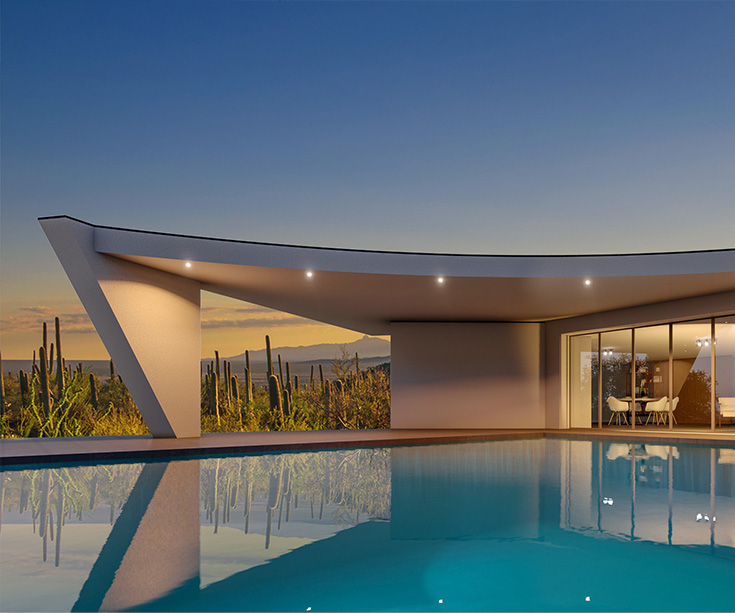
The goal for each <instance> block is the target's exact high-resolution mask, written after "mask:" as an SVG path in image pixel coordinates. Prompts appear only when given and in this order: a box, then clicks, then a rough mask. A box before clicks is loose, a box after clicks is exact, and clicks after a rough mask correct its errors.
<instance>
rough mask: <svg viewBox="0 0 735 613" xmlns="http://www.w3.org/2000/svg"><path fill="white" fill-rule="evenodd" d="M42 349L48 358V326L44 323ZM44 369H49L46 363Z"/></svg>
mask: <svg viewBox="0 0 735 613" xmlns="http://www.w3.org/2000/svg"><path fill="white" fill-rule="evenodd" d="M43 349H44V351H45V352H46V356H47V357H48V325H47V324H46V322H45V321H44V322H43ZM39 359H40V357H39ZM46 368H50V367H49V364H48V362H47V363H46Z"/></svg>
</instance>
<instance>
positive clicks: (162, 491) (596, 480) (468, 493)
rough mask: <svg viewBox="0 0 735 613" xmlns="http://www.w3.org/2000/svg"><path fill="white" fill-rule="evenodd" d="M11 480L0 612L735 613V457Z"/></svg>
mask: <svg viewBox="0 0 735 613" xmlns="http://www.w3.org/2000/svg"><path fill="white" fill-rule="evenodd" d="M0 478H1V479H2V493H1V494H0V498H1V499H2V526H1V529H0V609H1V610H2V611H123V610H132V611H310V612H314V613H318V612H319V611H733V610H735V590H734V589H733V583H734V581H733V580H734V579H735V499H734V498H735V449H724V448H722V449H721V448H706V447H700V446H685V445H677V446H669V445H660V444H656V445H651V444H625V443H619V442H597V441H595V442H592V441H569V440H555V439H538V440H516V441H497V442H487V443H467V444H456V445H436V446H419V447H396V448H382V449H352V450H338V451H323V452H309V453H290V454H276V455H258V456H234V457H226V458H207V459H201V460H176V461H171V462H146V463H144V462H140V463H125V464H106V465H97V466H63V467H61V466H59V467H50V468H33V469H28V470H11V469H6V470H4V471H3V472H2V473H1V474H0Z"/></svg>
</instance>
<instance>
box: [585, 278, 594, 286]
mask: <svg viewBox="0 0 735 613" xmlns="http://www.w3.org/2000/svg"><path fill="white" fill-rule="evenodd" d="M584 284H585V285H592V279H585V280H584Z"/></svg>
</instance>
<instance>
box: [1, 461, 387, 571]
mask: <svg viewBox="0 0 735 613" xmlns="http://www.w3.org/2000/svg"><path fill="white" fill-rule="evenodd" d="M199 465H200V469H199V484H200V485H199V487H200V489H199V491H200V507H201V511H202V512H203V513H202V522H203V524H204V525H206V524H209V526H211V529H212V531H213V532H214V533H218V532H220V531H221V529H222V528H223V527H224V526H228V527H230V528H235V529H237V530H241V531H242V533H243V535H244V534H253V533H255V534H260V535H262V537H263V547H264V548H265V549H267V548H269V547H270V546H271V543H272V539H273V538H274V536H278V534H279V531H281V530H285V529H286V525H287V524H289V522H291V521H308V522H310V523H311V522H312V520H315V511H314V507H315V504H319V505H320V506H321V511H320V512H319V519H320V520H321V521H322V522H324V523H327V524H333V525H337V526H341V527H346V526H352V525H355V524H357V523H359V522H360V521H364V520H367V519H369V518H379V519H387V518H388V517H389V515H390V492H391V490H390V488H391V453H390V450H388V449H354V450H338V451H326V452H305V453H296V454H283V455H266V456H248V457H229V458H214V459H204V460H201V461H200V462H199ZM144 466H145V465H144V464H141V463H135V464H114V465H98V466H76V467H64V468H50V469H30V470H19V471H6V472H4V473H0V501H1V503H0V508H1V509H2V512H3V513H0V530H2V521H3V519H4V518H7V520H8V521H12V522H13V523H22V524H26V526H25V528H24V529H27V531H28V534H29V535H35V537H34V538H37V539H39V540H40V543H39V550H38V556H39V560H42V561H44V562H48V563H50V562H51V558H52V556H51V555H50V554H51V552H53V553H54V555H53V560H54V564H55V565H56V566H59V565H60V564H61V563H62V562H63V554H64V541H63V539H62V535H63V532H64V530H65V527H66V526H68V525H69V524H85V523H88V524H99V523H100V521H101V520H103V521H106V520H107V517H108V515H109V522H110V524H113V523H114V521H115V520H116V517H117V516H118V515H119V514H120V511H121V509H122V508H123V507H124V506H125V504H126V502H127V500H128V498H129V496H130V494H131V492H132V491H133V488H134V487H135V485H136V482H137V481H138V477H139V476H140V475H141V473H142V471H143V468H144ZM299 500H302V501H309V502H310V506H309V507H306V508H304V509H303V510H302V511H301V512H300V514H299V515H298V516H297V515H295V514H294V513H293V512H292V509H295V508H296V507H297V506H298V501H299ZM165 504H166V505H173V506H175V505H177V504H179V503H178V502H177V501H176V500H171V501H166V502H165ZM302 506H303V505H302ZM108 510H109V513H108ZM325 510H326V511H327V513H326V514H325V513H324V511H325ZM310 513H311V516H310V515H309V514H310ZM103 518H104V519H103ZM26 520H27V522H26ZM229 534H232V532H229ZM223 538H227V537H223ZM71 546H72V547H73V545H71ZM70 563H71V564H75V563H76V560H75V559H74V557H73V556H72V559H71V561H70Z"/></svg>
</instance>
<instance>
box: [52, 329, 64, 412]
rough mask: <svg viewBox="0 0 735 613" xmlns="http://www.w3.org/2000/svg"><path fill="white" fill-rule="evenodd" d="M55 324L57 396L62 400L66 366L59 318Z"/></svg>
mask: <svg viewBox="0 0 735 613" xmlns="http://www.w3.org/2000/svg"><path fill="white" fill-rule="evenodd" d="M54 324H55V326H56V359H57V362H56V390H57V392H56V394H57V396H56V397H57V398H61V396H62V395H63V394H64V375H66V368H65V364H64V357H63V355H62V353H61V322H60V321H59V318H58V317H56V318H54Z"/></svg>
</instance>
